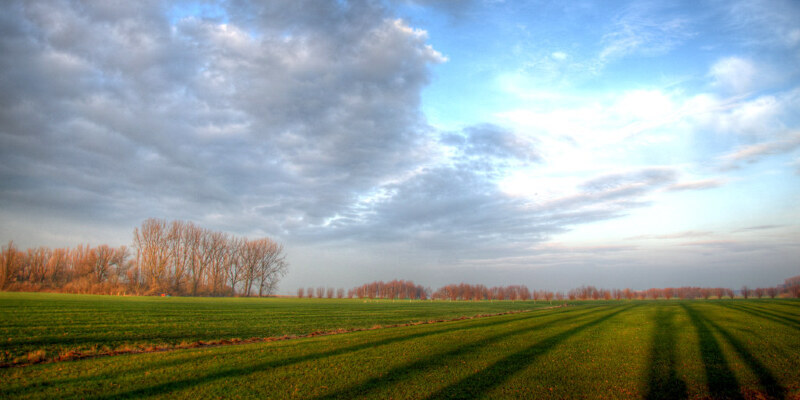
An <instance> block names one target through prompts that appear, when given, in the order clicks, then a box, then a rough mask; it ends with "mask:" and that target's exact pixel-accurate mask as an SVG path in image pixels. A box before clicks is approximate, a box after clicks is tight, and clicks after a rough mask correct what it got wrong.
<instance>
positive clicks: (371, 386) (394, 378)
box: [315, 310, 622, 400]
mask: <svg viewBox="0 0 800 400" xmlns="http://www.w3.org/2000/svg"><path fill="white" fill-rule="evenodd" d="M621 311H622V310H620V311H619V312H621ZM598 312H599V311H598V310H595V311H592V312H588V313H583V314H578V315H573V316H570V317H569V318H563V319H560V320H557V321H548V322H545V323H542V324H536V325H526V326H523V327H521V328H519V329H514V330H511V331H506V332H503V333H500V334H497V335H493V336H489V337H485V338H482V339H479V340H477V341H474V342H471V343H468V344H465V345H461V346H458V347H456V348H454V349H452V350H449V351H447V352H444V353H437V354H433V355H431V356H429V357H426V358H423V359H420V360H417V361H415V362H413V363H411V364H406V365H402V366H399V367H396V368H393V369H391V370H389V371H388V372H387V373H385V374H384V375H382V376H380V377H376V378H372V379H369V380H367V381H365V382H362V383H360V384H357V385H353V386H350V387H348V388H345V389H342V390H340V391H337V392H334V393H330V394H327V395H323V396H319V397H316V398H315V400H322V399H350V398H354V397H357V396H365V395H367V396H368V395H369V394H370V393H371V392H374V391H376V390H379V389H381V388H384V387H386V386H389V385H392V384H393V383H395V382H399V381H402V380H405V379H410V378H411V377H412V376H414V375H419V374H421V373H423V372H424V371H427V370H431V369H433V368H436V367H441V366H447V365H448V364H449V363H450V362H451V361H453V360H454V359H458V358H459V357H460V356H463V355H464V354H467V353H472V352H475V351H477V350H479V349H481V348H483V347H485V346H488V345H491V344H492V343H496V342H499V341H501V340H503V339H506V338H509V337H512V336H515V335H519V334H523V333H526V332H530V331H531V330H533V329H535V328H538V327H540V326H542V325H546V326H547V327H552V326H557V325H561V324H564V323H568V322H571V321H574V320H575V319H578V318H581V317H585V316H587V315H593V314H596V313H598Z"/></svg>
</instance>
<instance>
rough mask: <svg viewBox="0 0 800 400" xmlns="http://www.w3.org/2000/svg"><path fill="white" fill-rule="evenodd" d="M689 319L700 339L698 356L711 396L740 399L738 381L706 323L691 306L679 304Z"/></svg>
mask: <svg viewBox="0 0 800 400" xmlns="http://www.w3.org/2000/svg"><path fill="white" fill-rule="evenodd" d="M681 307H683V309H684V311H686V314H688V315H689V319H690V320H691V321H692V325H694V328H695V330H696V331H697V336H698V337H699V339H700V357H701V358H702V359H703V367H704V368H705V371H706V381H707V382H708V390H709V391H710V392H711V397H712V398H715V399H742V395H741V393H740V391H739V382H738V381H737V380H736V376H735V375H733V372H732V371H731V369H730V367H729V366H728V362H727V361H725V355H724V354H723V353H722V348H721V347H720V345H719V342H717V339H716V338H714V335H713V334H711V328H710V327H709V325H708V323H706V321H705V320H704V319H703V318H701V317H700V314H698V313H697V311H695V310H694V309H693V308H690V307H687V306H686V304H685V303H684V304H681Z"/></svg>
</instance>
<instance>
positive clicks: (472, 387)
mask: <svg viewBox="0 0 800 400" xmlns="http://www.w3.org/2000/svg"><path fill="white" fill-rule="evenodd" d="M635 306H636V305H631V306H627V307H624V308H622V309H620V310H617V311H614V312H612V313H609V314H606V315H603V316H602V317H600V318H597V319H594V320H592V321H589V322H587V323H585V324H582V325H579V326H576V327H574V328H571V329H568V330H566V331H564V332H561V333H559V334H557V335H554V336H550V337H548V338H546V339H544V340H541V341H539V342H537V343H536V344H533V345H531V346H528V347H526V348H525V349H523V350H521V351H518V352H516V353H514V354H511V355H509V356H506V357H504V358H503V359H501V360H499V361H497V362H495V363H494V364H492V365H491V366H489V367H488V368H486V369H484V370H482V371H479V372H476V373H474V374H472V375H470V376H468V377H466V378H463V379H461V380H460V381H458V382H456V383H453V384H452V385H449V386H447V387H444V388H442V389H440V390H439V391H437V392H435V393H433V394H431V395H430V396H428V397H427V398H426V399H452V398H456V399H465V398H474V397H478V396H480V395H482V394H485V393H487V392H489V391H490V390H492V389H494V388H496V387H497V386H500V385H501V384H502V383H503V382H505V381H506V380H507V379H508V378H510V377H511V376H512V375H513V374H514V373H516V372H519V371H520V370H522V369H524V368H526V367H527V366H528V365H530V364H532V363H533V362H534V361H536V359H537V358H539V357H540V356H542V355H544V354H547V353H548V352H549V351H551V350H552V349H553V348H554V347H556V346H557V345H558V344H560V343H561V342H563V341H564V340H566V339H568V338H570V337H571V336H574V335H575V334H577V333H579V332H581V331H583V330H586V329H588V328H591V327H592V326H596V325H598V324H600V323H602V322H604V321H607V320H609V319H611V318H612V317H614V316H616V315H618V314H620V313H622V312H624V311H626V310H628V309H630V308H631V307H635Z"/></svg>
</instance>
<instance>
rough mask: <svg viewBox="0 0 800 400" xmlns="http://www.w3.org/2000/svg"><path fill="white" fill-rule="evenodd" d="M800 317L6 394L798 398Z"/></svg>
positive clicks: (679, 317)
mask: <svg viewBox="0 0 800 400" xmlns="http://www.w3.org/2000/svg"><path fill="white" fill-rule="evenodd" d="M799 306H800V303H798V302H796V301H744V300H736V301H710V302H705V301H691V302H690V301H658V302H653V301H644V302H621V303H612V304H597V305H592V304H591V303H589V304H584V305H580V306H575V307H567V308H560V309H550V310H537V311H534V312H531V313H524V314H513V315H504V316H497V317H489V318H483V319H473V320H465V321H454V322H445V323H440V324H432V325H419V326H410V327H401V328H392V329H383V330H374V331H364V332H356V333H348V334H343V335H335V336H322V337H314V338H308V339H297V340H292V341H285V342H274V343H260V344H248V345H240V346H226V347H217V348H201V349H192V350H179V351H173V352H165V353H149V354H138V355H127V356H117V357H105V358H97V359H87V360H81V361H75V362H66V363H53V364H40V365H33V366H27V367H22V368H8V369H5V370H2V371H1V372H0V379H2V382H4V383H3V384H2V385H3V387H2V393H0V395H2V396H3V397H39V398H53V397H83V398H93V397H99V398H117V397H142V396H148V395H155V396H156V397H164V398H211V397H253V398H321V399H323V398H324V399H327V398H330V399H332V398H342V399H348V398H473V397H474V398H553V397H555V398H621V399H622V398H709V397H710V398H784V397H787V398H794V397H796V396H798V395H800V361H798V354H800V307H799ZM757 310H763V311H764V313H763V314H762V313H760V312H759V311H757ZM766 313H770V314H766ZM776 315H779V316H782V318H777V317H775V316H776Z"/></svg>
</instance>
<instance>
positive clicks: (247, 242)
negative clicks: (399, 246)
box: [0, 219, 287, 296]
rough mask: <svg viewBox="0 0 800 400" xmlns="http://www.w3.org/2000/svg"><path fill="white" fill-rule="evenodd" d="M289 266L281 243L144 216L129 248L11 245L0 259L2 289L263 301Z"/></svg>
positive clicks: (7, 246) (0, 284) (11, 243)
mask: <svg viewBox="0 0 800 400" xmlns="http://www.w3.org/2000/svg"><path fill="white" fill-rule="evenodd" d="M286 268H287V263H286V261H285V255H284V253H283V246H282V245H280V244H278V243H276V242H274V241H272V240H270V239H267V238H261V239H253V240H251V239H247V238H238V237H235V236H231V235H228V234H225V233H222V232H215V231H211V230H208V229H205V228H201V227H198V226H196V225H194V224H193V223H191V222H184V221H172V222H167V221H164V220H159V219H148V220H146V221H144V222H143V223H142V226H141V227H139V228H136V229H134V232H133V248H132V251H130V250H129V249H128V248H126V247H125V246H122V247H118V248H111V247H109V246H107V245H100V246H97V247H90V246H78V247H77V248H74V249H69V248H63V249H49V248H46V247H39V248H35V249H28V250H27V251H24V252H23V251H20V250H19V249H17V248H16V247H15V246H14V243H13V242H9V243H8V245H6V246H4V247H3V249H2V254H0V289H3V290H50V291H65V292H74V293H106V294H122V293H129V294H156V293H168V294H174V295H193V296H196V295H212V296H232V295H244V296H252V295H258V296H263V295H269V294H271V293H273V292H274V290H275V288H276V286H277V283H278V281H279V280H280V278H281V277H282V276H283V275H284V274H285V272H286Z"/></svg>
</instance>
